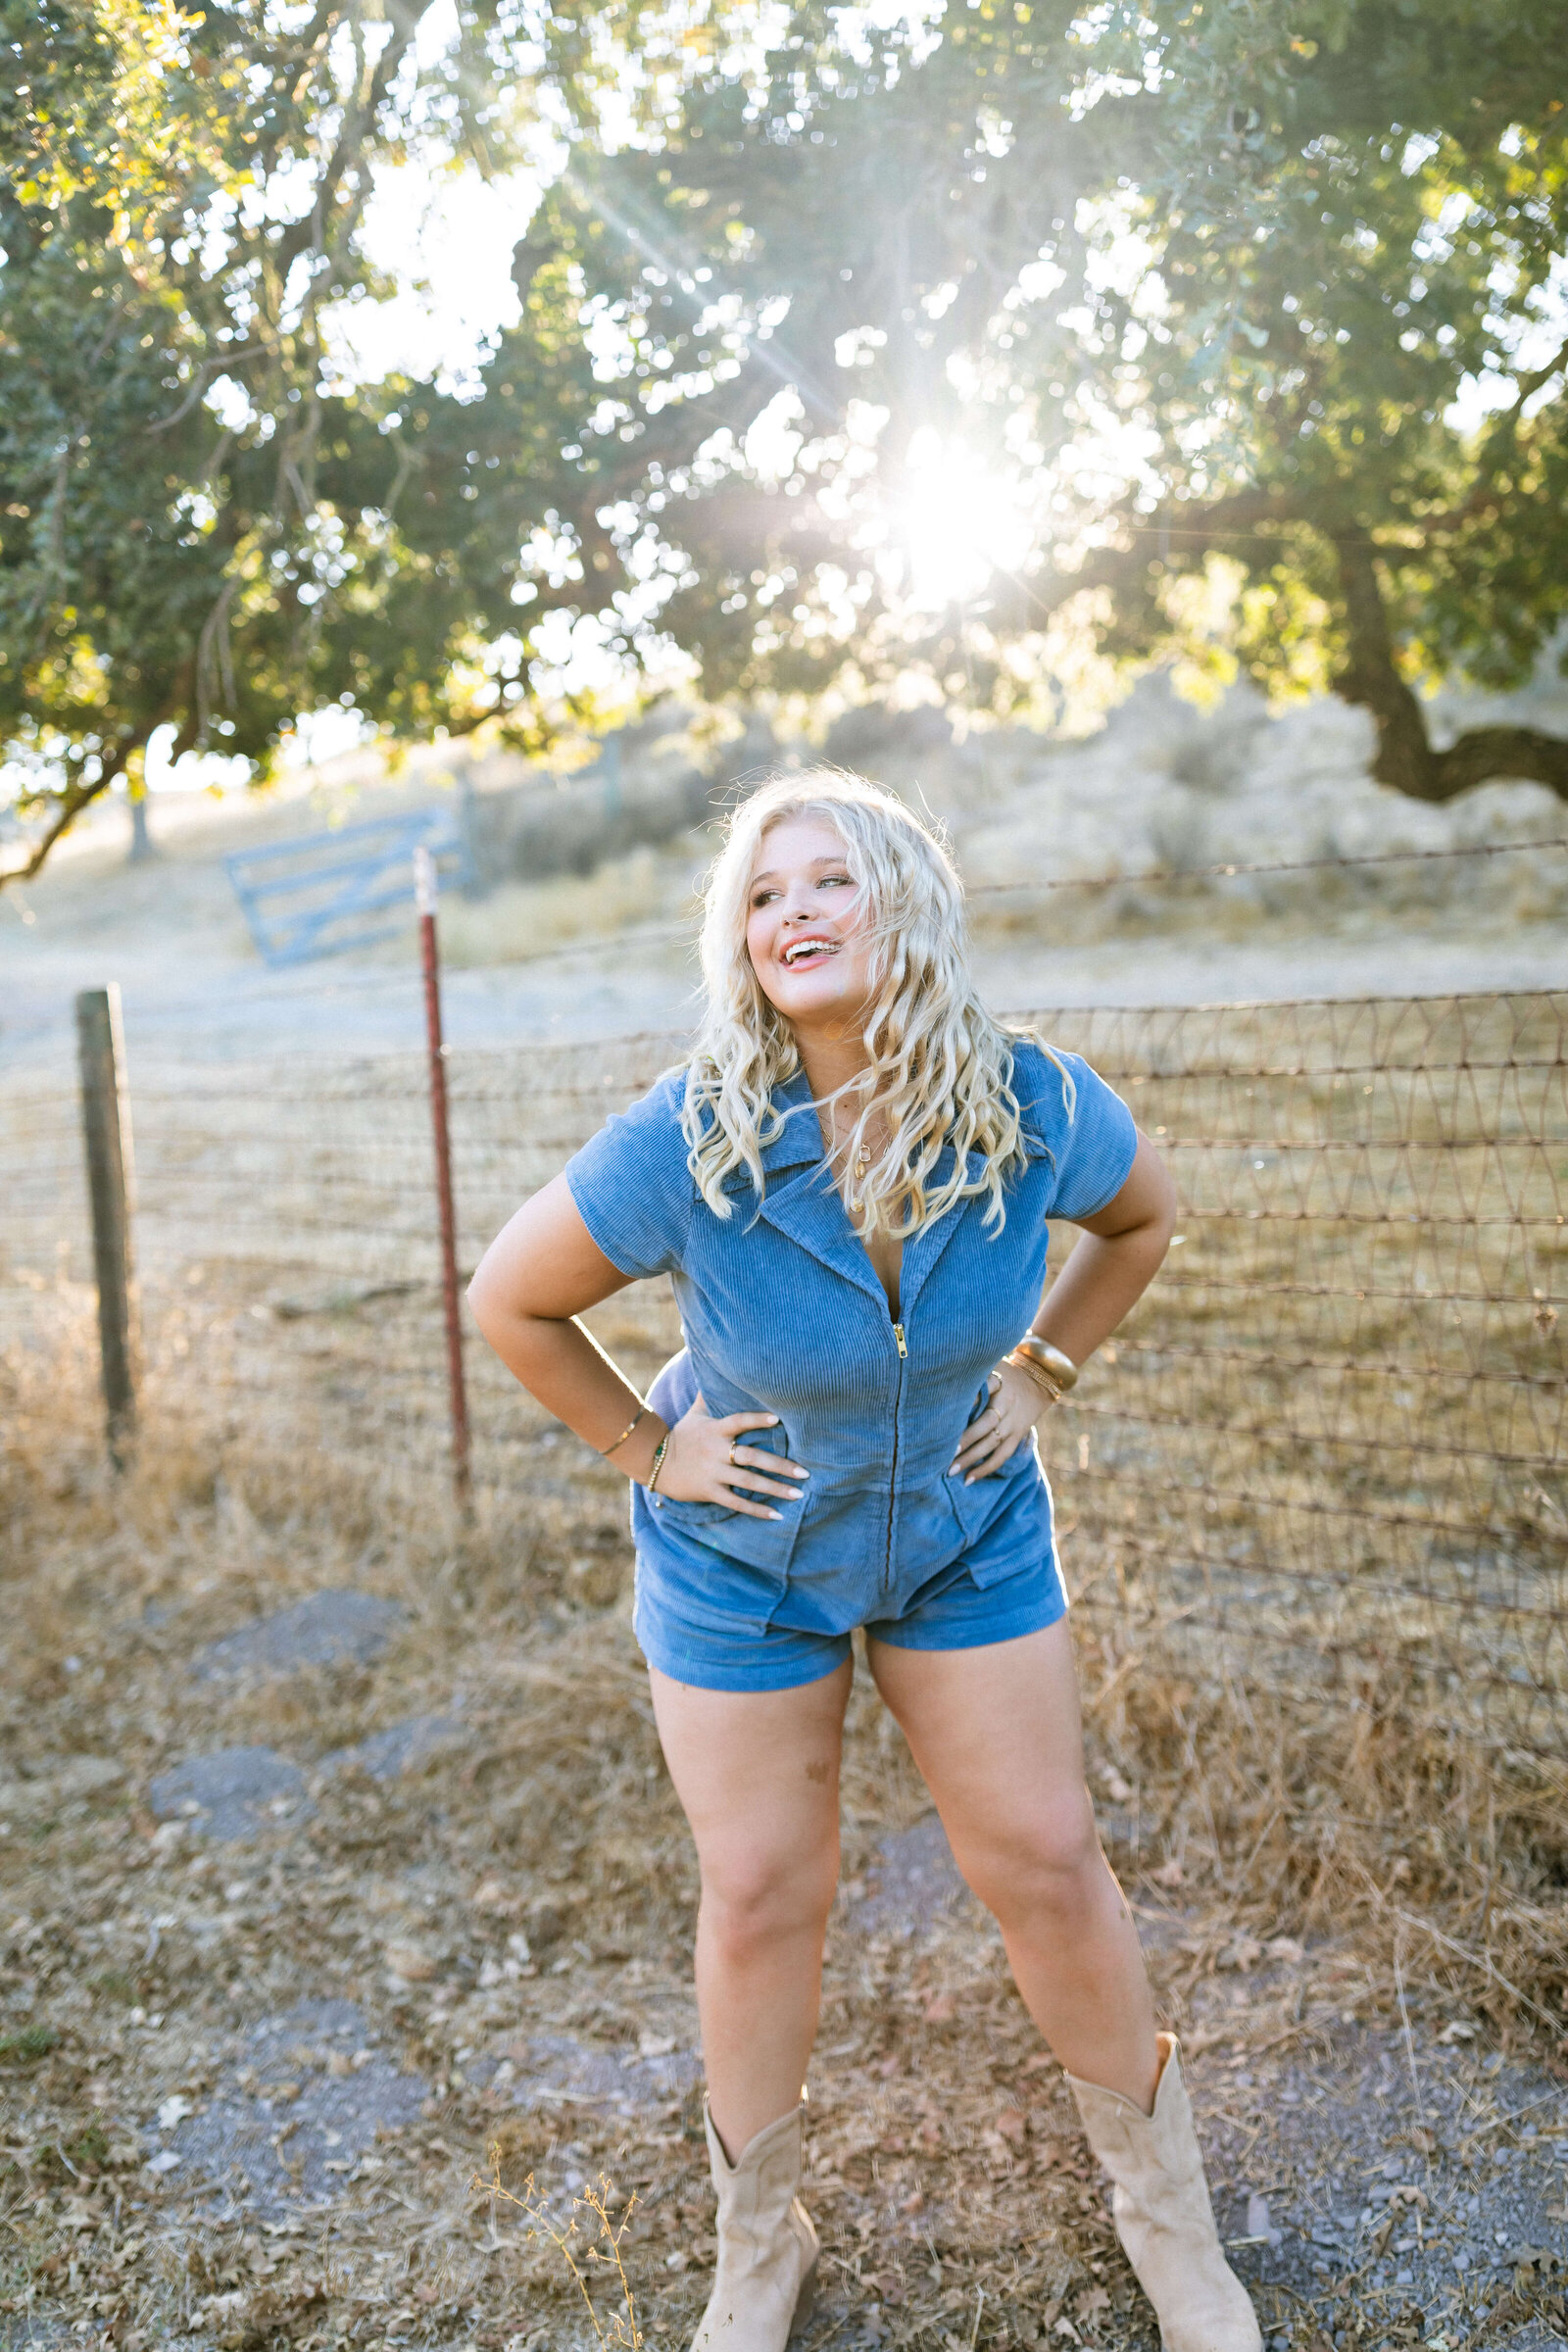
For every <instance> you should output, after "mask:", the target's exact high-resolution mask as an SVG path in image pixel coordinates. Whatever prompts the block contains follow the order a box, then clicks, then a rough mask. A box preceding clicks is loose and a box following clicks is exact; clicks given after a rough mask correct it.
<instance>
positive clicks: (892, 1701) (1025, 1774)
mask: <svg viewBox="0 0 1568 2352" xmlns="http://www.w3.org/2000/svg"><path fill="white" fill-rule="evenodd" d="M867 1651H868V1655H869V1659H870V1665H871V1672H872V1674H873V1675H874V1676H875V1678H876V1685H877V1689H878V1690H879V1691H881V1693H882V1696H883V1698H884V1699H885V1700H886V1701H887V1704H888V1706H889V1707H890V1709H891V1710H892V1712H893V1714H894V1716H895V1717H896V1719H897V1721H898V1724H899V1727H900V1729H901V1730H902V1731H903V1733H904V1736H905V1738H906V1739H907V1740H908V1742H909V1747H910V1751H911V1753H912V1754H913V1757H914V1760H915V1762H916V1764H917V1765H918V1766H919V1768H920V1772H921V1774H922V1776H923V1778H924V1780H925V1783H926V1786H927V1788H928V1789H930V1791H931V1793H932V1795H933V1796H934V1797H935V1799H936V1802H937V1810H938V1811H939V1812H940V1813H941V1815H942V1818H943V1821H944V1822H945V1824H946V1825H947V1830H948V1835H949V1837H950V1838H951V1839H952V1840H953V1844H954V1847H955V1850H956V1851H958V1852H959V1857H960V1859H962V1858H963V1856H964V1853H965V1852H968V1853H975V1852H976V1851H977V1850H978V1851H982V1852H983V1851H985V1850H987V1849H995V1848H999V1847H1000V1848H1017V1847H1019V1846H1020V1845H1022V1846H1025V1847H1027V1848H1030V1849H1035V1850H1038V1849H1039V1847H1040V1846H1041V1845H1042V1844H1043V1843H1044V1844H1046V1845H1049V1846H1051V1847H1054V1848H1055V1847H1060V1846H1063V1845H1065V1846H1067V1847H1071V1846H1072V1845H1073V1844H1074V1843H1075V1842H1076V1841H1077V1839H1078V1838H1082V1837H1085V1836H1088V1837H1092V1836H1093V1815H1092V1812H1091V1809H1090V1806H1089V1800H1088V1796H1087V1793H1086V1791H1085V1788H1084V1751H1083V1725H1082V1718H1081V1716H1080V1714H1079V1707H1078V1676H1077V1670H1076V1668H1075V1666H1074V1663H1073V1653H1072V1638H1071V1635H1070V1634H1069V1632H1068V1630H1067V1623H1066V1620H1065V1618H1063V1619H1060V1620H1058V1622H1057V1623H1056V1624H1054V1625H1051V1626H1048V1627H1046V1628H1045V1630H1044V1631H1043V1632H1040V1633H1033V1634H1024V1635H1022V1636H1020V1637H1019V1638H1018V1639H1017V1640H1016V1641H1012V1642H993V1643H989V1644H987V1645H986V1646H985V1647H982V1648H976V1649H906V1648H903V1647H896V1646H895V1645H894V1644H893V1643H892V1642H869V1643H868V1644H867Z"/></svg>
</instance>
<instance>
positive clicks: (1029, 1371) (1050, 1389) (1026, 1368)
mask: <svg viewBox="0 0 1568 2352" xmlns="http://www.w3.org/2000/svg"><path fill="white" fill-rule="evenodd" d="M1002 1360H1003V1362H1004V1363H1005V1364H1010V1365H1011V1366H1012V1368H1013V1370H1014V1371H1015V1372H1021V1373H1022V1374H1023V1376H1024V1378H1025V1380H1026V1381H1028V1383H1029V1385H1030V1387H1031V1388H1034V1389H1038V1390H1039V1392H1040V1394H1041V1396H1042V1397H1047V1398H1048V1399H1049V1400H1050V1402H1051V1403H1053V1404H1059V1403H1060V1402H1061V1396H1062V1393H1061V1391H1060V1389H1058V1388H1057V1386H1056V1384H1055V1382H1054V1380H1049V1379H1048V1378H1047V1377H1046V1375H1045V1373H1044V1372H1042V1371H1041V1369H1040V1366H1039V1365H1038V1364H1035V1363H1031V1362H1030V1360H1029V1358H1028V1356H1026V1355H1020V1354H1019V1353H1018V1350H1017V1349H1016V1348H1014V1349H1013V1351H1012V1353H1011V1354H1010V1355H1005V1356H1004V1357H1003V1359H1002Z"/></svg>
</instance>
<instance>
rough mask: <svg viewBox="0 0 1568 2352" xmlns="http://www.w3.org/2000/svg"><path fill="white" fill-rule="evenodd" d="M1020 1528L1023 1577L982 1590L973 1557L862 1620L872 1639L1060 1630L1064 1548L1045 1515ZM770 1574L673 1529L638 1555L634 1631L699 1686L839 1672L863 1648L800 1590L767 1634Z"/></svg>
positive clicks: (654, 1655) (792, 1684)
mask: <svg viewBox="0 0 1568 2352" xmlns="http://www.w3.org/2000/svg"><path fill="white" fill-rule="evenodd" d="M1028 1484H1029V1486H1030V1487H1033V1485H1034V1482H1033V1481H1032V1480H1031V1481H1029V1482H1028ZM1018 1499H1019V1501H1020V1502H1022V1501H1024V1500H1025V1499H1026V1497H1025V1496H1019V1498H1018ZM1027 1499H1031V1500H1032V1497H1028V1498H1027ZM1018 1515H1019V1514H1018V1513H1017V1512H1015V1511H1013V1510H1007V1511H1005V1512H1004V1513H1003V1515H1002V1522H1001V1523H1000V1524H998V1525H996V1526H995V1527H994V1528H992V1529H988V1530H987V1532H986V1538H985V1549H986V1551H987V1552H990V1551H991V1549H992V1546H993V1544H994V1543H1002V1544H1005V1543H1006V1542H1007V1541H1008V1538H1009V1534H1010V1533H1011V1532H1012V1531H1010V1530H1009V1529H1008V1527H1007V1525H1006V1522H1007V1521H1008V1520H1009V1519H1013V1518H1016V1517H1017V1516H1018ZM1018 1532H1019V1534H1020V1535H1022V1536H1023V1541H1022V1543H1021V1544H1020V1545H1019V1548H1020V1551H1021V1552H1022V1553H1023V1554H1024V1556H1023V1557H1022V1559H1021V1561H1020V1565H1019V1566H1018V1567H1017V1568H1016V1569H1015V1570H1013V1571H1012V1572H1011V1573H1009V1574H1007V1575H1005V1576H1003V1577H1002V1578H1001V1579H1000V1580H997V1581H990V1580H988V1581H987V1583H986V1584H985V1585H984V1586H981V1585H978V1584H976V1583H975V1581H974V1578H973V1577H972V1576H971V1574H970V1572H969V1568H968V1565H967V1560H968V1557H969V1556H971V1555H967V1554H966V1555H964V1556H963V1557H960V1558H959V1559H956V1560H955V1561H953V1562H952V1563H951V1564H950V1565H949V1566H948V1567H946V1568H942V1569H939V1570H938V1571H937V1573H936V1575H935V1576H932V1577H928V1578H927V1579H926V1581H925V1582H924V1583H923V1584H920V1585H916V1586H915V1587H914V1588H913V1589H912V1590H911V1591H909V1592H907V1593H893V1594H890V1595H889V1596H888V1598H887V1601H886V1603H885V1604H882V1605H883V1607H884V1608H885V1612H886V1613H885V1614H884V1613H879V1614H877V1615H876V1616H871V1617H866V1618H864V1619H862V1620H861V1623H862V1624H863V1627H864V1630H865V1634H866V1638H867V1640H868V1641H872V1642H887V1643H888V1644H889V1646H890V1647H892V1648H894V1649H983V1648H985V1647H987V1646H988V1645H989V1644H991V1643H992V1642H1016V1641H1018V1640H1019V1639H1020V1638H1021V1637H1022V1636H1023V1635H1025V1634H1038V1633H1043V1632H1044V1631H1045V1629H1046V1628H1047V1627H1048V1626H1052V1625H1055V1624H1056V1623H1057V1622H1058V1620H1059V1619H1060V1618H1062V1617H1064V1616H1065V1615H1066V1613H1067V1593H1066V1588H1065V1586H1064V1585H1063V1583H1062V1577H1061V1570H1060V1567H1059V1565H1058V1562H1057V1558H1056V1551H1055V1545H1054V1543H1050V1544H1048V1545H1047V1546H1046V1548H1045V1549H1044V1550H1042V1549H1041V1547H1040V1542H1039V1532H1038V1524H1037V1522H1036V1519H1035V1514H1034V1512H1033V1510H1031V1511H1030V1512H1029V1514H1028V1528H1027V1533H1026V1534H1024V1532H1023V1531H1022V1530H1020V1531H1018ZM762 1581H763V1580H761V1579H760V1577H759V1573H758V1571H757V1570H756V1569H755V1568H752V1567H749V1566H748V1565H747V1563H746V1562H745V1561H743V1560H734V1559H730V1558H727V1557H726V1556H725V1555H724V1554H723V1553H722V1552H718V1551H715V1550H713V1549H712V1548H711V1546H710V1545H709V1544H697V1543H694V1542H693V1541H692V1540H691V1539H690V1538H689V1537H686V1536H683V1535H681V1534H680V1533H679V1532H678V1531H677V1530H675V1529H673V1528H671V1527H669V1526H667V1525H666V1526H665V1527H664V1528H663V1529H662V1531H661V1546H660V1555H659V1556H658V1557H657V1558H656V1557H655V1556H653V1555H651V1554H650V1553H648V1552H646V1551H642V1550H639V1552H638V1554H637V1571H636V1589H635V1601H634V1606H633V1615H632V1628H633V1631H634V1632H635V1634H636V1637H637V1642H638V1645H639V1647H640V1648H641V1650H642V1653H643V1656H644V1657H645V1658H646V1659H647V1661H648V1663H649V1665H650V1666H654V1667H657V1668H658V1670H659V1672H660V1673H661V1674H664V1675H668V1677H669V1678H670V1680H671V1682H676V1683H685V1684H688V1685H690V1686H691V1687H692V1688H694V1689H696V1690H699V1691H794V1690H798V1689H800V1688H801V1687H802V1686H803V1685H804V1684H807V1683H815V1682H820V1681H822V1680H823V1678H824V1677H825V1676H827V1675H830V1674H833V1673H835V1672H836V1671H837V1669H838V1668H839V1667H840V1666H841V1665H842V1664H843V1662H844V1660H845V1659H846V1658H847V1657H849V1656H850V1654H851V1639H850V1633H849V1631H847V1630H842V1629H837V1628H832V1627H829V1626H825V1625H822V1624H813V1623H812V1622H811V1619H812V1617H813V1615H814V1614H816V1612H813V1610H812V1607H811V1602H810V1596H809V1594H808V1593H801V1592H797V1591H795V1590H793V1589H790V1588H786V1590H785V1593H784V1595H783V1598H782V1599H781V1600H780V1601H779V1602H778V1604H777V1606H776V1607H775V1608H774V1610H773V1612H772V1615H771V1616H770V1617H769V1618H768V1619H767V1620H766V1622H765V1624H763V1625H762V1627H761V1629H760V1630H759V1624H758V1605H759V1604H758V1597H757V1596H758V1590H759V1585H760V1582H762ZM764 1605H765V1604H764Z"/></svg>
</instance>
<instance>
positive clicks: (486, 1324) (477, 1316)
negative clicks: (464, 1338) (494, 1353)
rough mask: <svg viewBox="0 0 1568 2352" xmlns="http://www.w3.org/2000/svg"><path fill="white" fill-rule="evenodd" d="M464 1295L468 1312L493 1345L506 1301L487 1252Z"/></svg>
mask: <svg viewBox="0 0 1568 2352" xmlns="http://www.w3.org/2000/svg"><path fill="white" fill-rule="evenodd" d="M466 1297H467V1300H468V1312H469V1313H470V1314H471V1315H472V1317H473V1319H474V1321H475V1323H477V1324H478V1326H479V1329H480V1330H481V1331H482V1332H483V1334H484V1336H485V1338H486V1339H487V1340H488V1341H489V1342H490V1344H491V1346H492V1347H494V1345H495V1336H496V1332H497V1330H498V1329H499V1328H500V1325H501V1323H502V1321H503V1320H504V1317H505V1312H506V1301H505V1300H504V1299H503V1298H502V1295H501V1285H500V1284H499V1282H498V1281H497V1279H496V1270H495V1268H494V1267H493V1266H492V1265H491V1264H490V1261H489V1256H488V1253H487V1254H486V1255H485V1256H484V1257H482V1258H481V1259H480V1260H479V1263H478V1264H477V1265H476V1266H475V1268H474V1270H473V1275H472V1279H471V1280H470V1281H469V1284H468V1288H467V1293H466Z"/></svg>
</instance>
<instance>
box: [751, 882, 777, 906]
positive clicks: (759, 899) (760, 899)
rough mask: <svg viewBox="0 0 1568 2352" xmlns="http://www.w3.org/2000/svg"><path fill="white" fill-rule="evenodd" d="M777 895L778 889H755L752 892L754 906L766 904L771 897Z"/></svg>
mask: <svg viewBox="0 0 1568 2352" xmlns="http://www.w3.org/2000/svg"><path fill="white" fill-rule="evenodd" d="M777 897H778V892H777V891H776V890H768V889H766V888H765V887H764V888H763V889H761V890H754V891H753V893H752V905H753V907H765V906H766V905H767V903H768V901H769V900H770V899H776V898H777Z"/></svg>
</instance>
